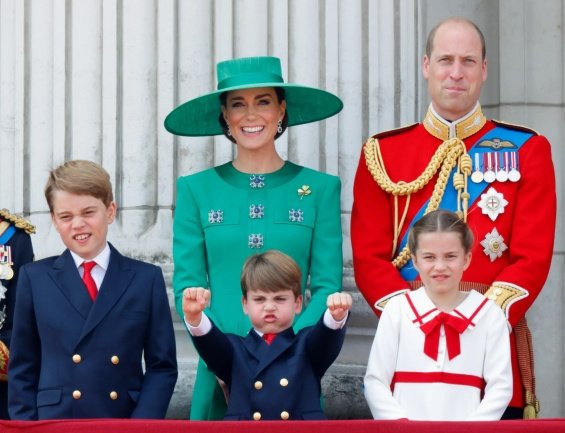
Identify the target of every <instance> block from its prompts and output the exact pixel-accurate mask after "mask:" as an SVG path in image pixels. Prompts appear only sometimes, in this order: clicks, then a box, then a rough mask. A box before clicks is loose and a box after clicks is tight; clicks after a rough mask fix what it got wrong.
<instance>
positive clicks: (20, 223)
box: [0, 209, 35, 235]
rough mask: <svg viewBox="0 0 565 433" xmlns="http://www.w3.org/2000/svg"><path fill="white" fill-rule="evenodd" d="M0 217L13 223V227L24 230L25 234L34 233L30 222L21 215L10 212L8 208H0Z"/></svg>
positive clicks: (33, 227)
mask: <svg viewBox="0 0 565 433" xmlns="http://www.w3.org/2000/svg"><path fill="white" fill-rule="evenodd" d="M0 217H1V218H3V219H4V220H6V221H9V222H10V223H12V224H14V227H16V228H17V229H20V230H23V231H25V232H26V233H27V234H30V235H31V234H33V233H35V226H34V225H33V224H32V223H30V222H29V221H28V220H26V219H25V218H24V217H22V216H19V215H14V214H12V213H10V212H9V211H8V209H0Z"/></svg>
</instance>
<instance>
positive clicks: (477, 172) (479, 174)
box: [471, 153, 483, 183]
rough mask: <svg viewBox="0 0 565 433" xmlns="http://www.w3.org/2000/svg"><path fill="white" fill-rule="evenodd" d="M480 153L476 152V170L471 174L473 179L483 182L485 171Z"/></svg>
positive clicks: (476, 181)
mask: <svg viewBox="0 0 565 433" xmlns="http://www.w3.org/2000/svg"><path fill="white" fill-rule="evenodd" d="M479 161H480V155H479V153H475V171H474V172H473V174H471V180H472V181H473V182H475V183H481V182H482V181H483V172H482V171H481V164H480V162H479Z"/></svg>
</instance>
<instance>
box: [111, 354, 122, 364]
mask: <svg viewBox="0 0 565 433" xmlns="http://www.w3.org/2000/svg"><path fill="white" fill-rule="evenodd" d="M110 361H112V364H114V365H118V364H119V363H120V358H118V357H117V356H116V355H114V356H112V357H111V358H110Z"/></svg>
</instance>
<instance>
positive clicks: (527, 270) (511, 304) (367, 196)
mask: <svg viewBox="0 0 565 433" xmlns="http://www.w3.org/2000/svg"><path fill="white" fill-rule="evenodd" d="M428 116H429V113H428ZM495 126H496V124H495V122H493V121H486V123H485V124H484V126H482V127H481V129H480V130H479V131H478V132H476V133H474V134H473V135H470V136H469V137H466V138H464V139H463V141H464V142H465V145H466V148H467V150H469V149H470V148H471V147H472V145H473V144H474V143H475V142H476V141H477V140H478V139H479V138H481V137H482V136H483V135H484V134H485V133H486V132H488V131H490V130H491V129H493V128H494V127H495ZM505 126H507V127H510V128H516V129H521V130H524V129H523V128H520V127H515V126H513V125H507V124H505ZM529 132H532V133H533V136H532V137H531V138H530V139H528V140H527V141H526V142H525V143H524V144H523V145H522V147H521V148H520V150H519V153H518V156H519V170H520V174H521V178H520V180H519V181H518V182H510V181H507V182H498V181H495V182H494V183H492V184H491V185H490V186H492V187H494V188H495V189H496V191H498V192H499V193H502V195H503V197H504V199H505V200H507V201H508V204H507V205H506V207H505V208H504V212H503V213H501V214H499V215H498V217H497V218H496V219H495V221H492V220H491V218H489V216H488V215H486V214H483V212H482V209H481V208H480V207H478V203H479V200H476V201H475V202H474V204H473V205H472V206H470V207H469V212H468V217H467V222H468V224H469V226H470V227H471V229H472V230H473V233H474V235H475V244H474V247H473V250H472V253H473V257H472V262H471V265H470V266H469V268H468V269H467V270H466V271H465V273H464V275H463V282H464V283H478V284H481V285H486V286H487V287H489V286H493V285H494V286H495V287H496V286H499V287H503V289H502V290H500V289H498V290H496V291H494V290H493V291H489V293H490V294H491V299H494V298H495V297H496V295H500V296H499V298H500V297H502V298H504V299H498V300H496V299H495V300H496V301H497V303H498V304H499V305H500V306H501V307H502V308H503V309H504V312H505V313H506V317H507V319H508V321H509V323H510V325H511V326H512V327H514V326H515V325H516V323H517V322H518V321H519V320H520V319H522V318H523V317H524V315H525V313H526V311H527V310H528V308H529V307H530V306H531V305H532V303H533V302H534V300H535V299H536V297H537V296H538V294H539V293H540V291H541V289H542V287H543V285H544V283H545V280H546V277H547V274H548V272H549V267H550V264H551V258H552V253H553V240H554V233H555V218H556V196H555V175H554V170H553V163H552V160H551V147H550V144H549V142H548V140H547V139H546V138H545V137H543V136H541V135H538V134H537V133H535V132H534V131H529ZM375 138H377V139H378V142H379V145H380V151H381V154H382V159H383V162H384V167H385V168H386V172H387V174H388V176H389V177H390V179H391V180H392V181H393V182H399V181H405V182H410V181H413V180H414V179H416V178H417V177H418V176H419V175H420V174H421V173H422V172H423V171H424V169H425V168H426V166H427V165H428V163H429V162H430V159H431V158H432V156H433V155H434V153H435V151H436V150H437V148H438V146H439V145H441V143H442V142H443V140H442V139H439V138H436V137H435V136H434V135H432V134H430V133H429V132H428V131H427V130H426V128H425V127H424V124H416V125H413V126H410V127H407V128H402V129H399V130H395V131H390V132H388V133H383V134H379V135H377V136H375ZM436 179H437V176H435V177H434V178H432V179H431V181H430V182H429V183H428V184H427V185H426V186H425V187H424V188H423V189H421V190H419V191H417V192H415V193H413V194H412V195H411V197H410V204H409V208H408V213H407V217H406V223H405V224H404V227H403V228H402V231H401V232H400V238H401V237H402V236H403V235H404V233H405V231H406V229H407V227H408V223H409V222H410V221H412V219H413V218H414V215H415V214H416V213H417V212H418V211H419V210H420V208H421V207H422V206H423V205H424V203H425V202H426V200H428V199H429V198H430V196H431V195H432V192H433V189H434V185H435V183H436ZM469 182H471V180H470V179H469ZM451 187H452V186H451V184H449V185H448V188H451ZM488 189H489V187H487V188H486V189H485V192H486V191H487V190H488ZM405 203H406V197H399V198H398V208H399V215H401V214H402V210H403V209H404V204H405ZM451 210H455V209H451ZM393 227H394V198H393V196H392V194H389V193H387V192H385V191H383V190H382V189H381V187H380V186H379V185H378V184H377V183H376V181H375V180H374V179H373V176H372V175H371V173H370V172H369V170H368V168H367V164H366V161H365V156H364V154H362V155H361V160H360V162H359V167H358V169H357V174H356V177H355V183H354V203H353V210H352V216H351V242H352V246H353V265H354V272H355V280H356V283H357V286H358V287H359V290H360V291H361V293H362V294H363V296H364V297H365V299H366V300H367V302H368V303H369V305H371V306H372V307H373V309H374V311H375V313H377V314H379V315H380V311H379V308H378V307H377V305H376V304H378V303H379V302H383V301H386V299H387V298H389V297H390V295H391V294H394V293H398V292H399V291H403V290H406V289H407V288H408V284H407V282H406V281H405V280H404V279H403V278H402V276H401V275H400V273H399V271H398V270H397V269H396V268H395V267H394V266H393V265H392V264H391V259H392V258H394V257H392V245H393V236H394V228H393ZM494 228H496V230H497V231H498V233H499V234H500V235H501V236H502V238H503V241H504V243H505V244H506V246H507V247H508V248H507V249H506V250H505V251H504V252H503V253H502V255H501V256H500V257H497V258H495V259H494V260H492V261H491V258H490V257H489V256H488V255H487V254H486V253H485V252H483V246H482V245H481V243H480V242H481V241H482V240H483V239H484V238H485V236H486V234H487V233H490V232H492V230H493V229H494ZM504 287H505V288H506V289H504ZM511 340H512V341H511V343H512V357H513V359H512V366H513V372H514V396H513V399H512V401H511V403H510V405H511V406H516V407H523V406H524V396H523V390H522V385H521V380H520V374H519V370H518V368H517V365H518V364H517V356H516V353H517V352H516V344H515V339H514V334H512V335H511Z"/></svg>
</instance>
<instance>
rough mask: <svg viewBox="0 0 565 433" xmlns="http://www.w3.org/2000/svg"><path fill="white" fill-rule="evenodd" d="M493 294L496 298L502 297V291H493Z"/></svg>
mask: <svg viewBox="0 0 565 433" xmlns="http://www.w3.org/2000/svg"><path fill="white" fill-rule="evenodd" d="M494 294H495V295H496V296H500V295H502V289H494Z"/></svg>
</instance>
